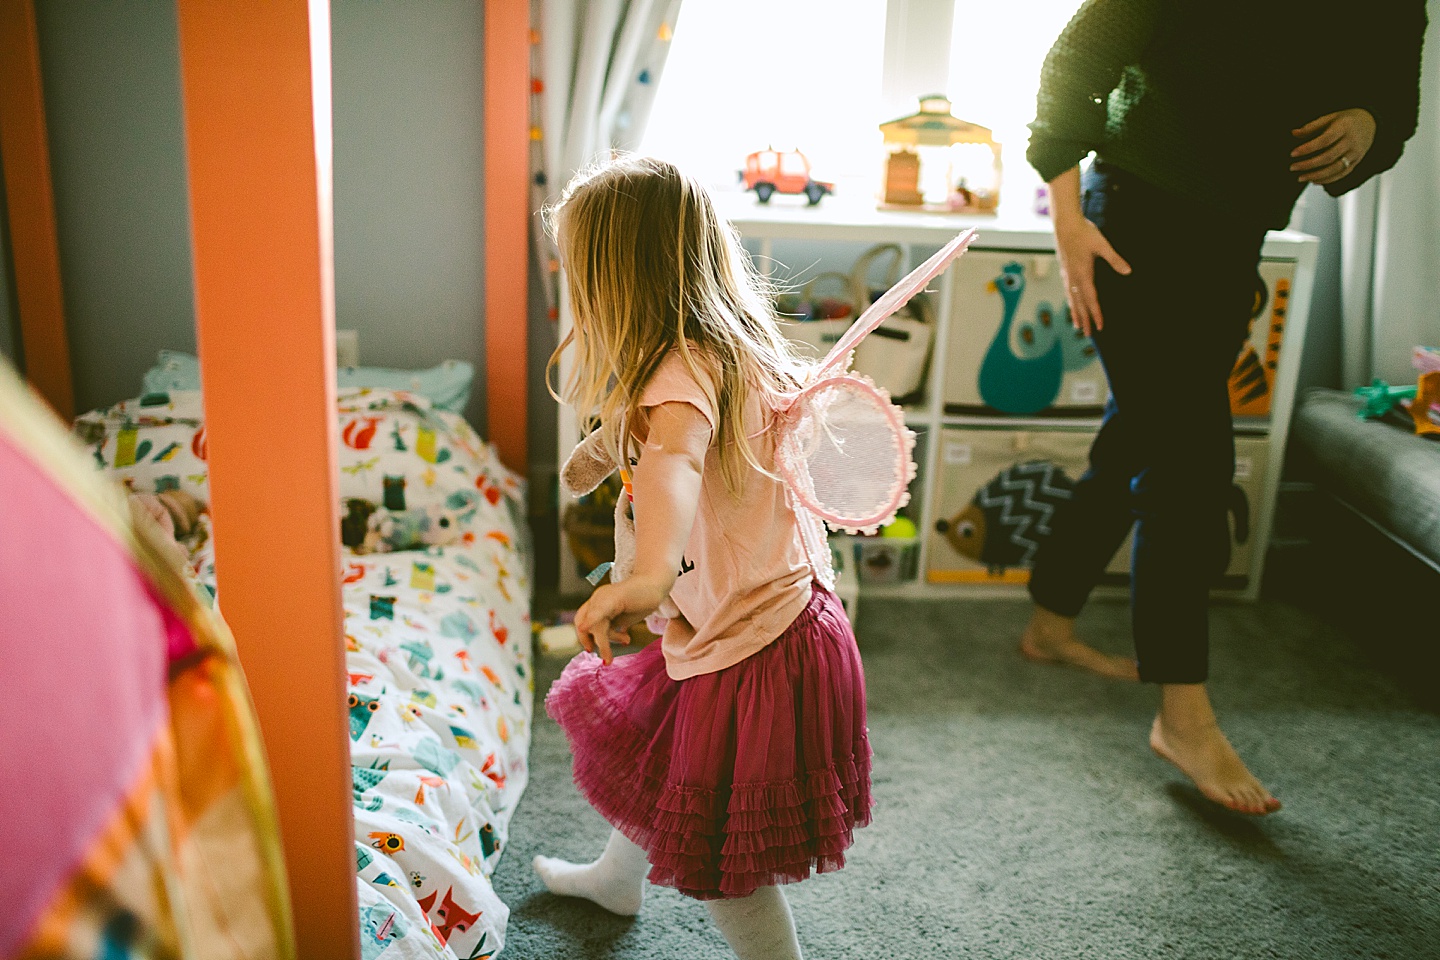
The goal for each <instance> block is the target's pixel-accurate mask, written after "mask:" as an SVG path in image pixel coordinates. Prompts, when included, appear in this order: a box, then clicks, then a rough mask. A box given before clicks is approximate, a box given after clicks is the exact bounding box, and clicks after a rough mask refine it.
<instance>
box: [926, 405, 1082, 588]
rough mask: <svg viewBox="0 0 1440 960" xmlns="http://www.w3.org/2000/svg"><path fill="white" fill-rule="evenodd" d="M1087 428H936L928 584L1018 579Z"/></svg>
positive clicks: (1066, 483)
mask: <svg viewBox="0 0 1440 960" xmlns="http://www.w3.org/2000/svg"><path fill="white" fill-rule="evenodd" d="M1093 436H1094V435H1093V434H1092V433H1090V432H1088V431H1059V430H1035V431H1027V430H961V429H953V428H952V429H947V430H942V431H941V433H940V451H939V463H938V466H937V469H938V475H937V476H936V484H935V499H934V504H935V507H934V509H935V514H934V516H933V517H930V518H928V523H929V531H928V532H927V533H926V534H925V535H926V536H927V537H928V538H929V551H928V554H927V560H926V570H925V577H926V579H927V580H929V581H930V582H931V583H1026V582H1028V581H1029V579H1030V563H1031V561H1032V560H1033V557H1034V552H1035V550H1036V549H1038V546H1039V543H1040V541H1042V540H1043V539H1044V537H1045V536H1046V535H1047V534H1048V532H1049V520H1050V517H1051V516H1052V515H1053V510H1054V507H1055V506H1056V504H1057V503H1059V502H1060V501H1063V500H1066V499H1068V498H1069V491H1070V488H1071V487H1072V486H1073V485H1074V481H1075V479H1076V478H1078V477H1079V476H1080V475H1081V474H1082V473H1084V472H1085V467H1086V463H1087V454H1088V452H1089V449H1090V441H1091V439H1092V438H1093Z"/></svg>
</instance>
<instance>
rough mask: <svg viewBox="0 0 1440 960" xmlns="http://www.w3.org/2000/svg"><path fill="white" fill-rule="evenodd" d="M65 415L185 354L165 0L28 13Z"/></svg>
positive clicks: (173, 59) (177, 144) (171, 25)
mask: <svg viewBox="0 0 1440 960" xmlns="http://www.w3.org/2000/svg"><path fill="white" fill-rule="evenodd" d="M35 6H36V12H37V13H38V15H39V28H40V62H41V69H42V70H43V72H44V77H45V112H46V120H47V123H48V125H49V132H50V162H51V167H52V170H53V174H54V183H55V208H56V210H55V212H56V225H57V229H58V231H59V234H60V270H61V276H62V279H63V283H64V291H65V315H66V322H67V327H68V330H69V334H70V357H71V365H72V367H73V371H74V377H75V405H76V409H77V410H88V409H90V408H91V407H97V406H104V405H106V404H110V403H113V402H115V401H116V400H119V399H121V398H124V397H132V396H134V395H135V394H136V393H138V392H139V390H140V376H141V374H142V373H143V372H144V371H145V369H146V368H147V367H149V366H150V365H151V364H152V363H154V362H155V354H156V351H158V350H160V349H161V348H162V347H171V348H176V349H182V350H193V349H194V348H195V325H194V315H195V309H194V296H193V294H192V291H191V280H190V274H191V271H190V226H189V224H190V217H189V210H188V209H187V203H188V201H187V197H186V189H185V150H184V137H183V129H182V124H181V113H180V70H179V62H180V61H179V35H178V33H177V28H176V20H175V8H174V5H173V4H165V3H121V2H116V0H104V2H96V0H49V2H47V3H39V4H36V5H35Z"/></svg>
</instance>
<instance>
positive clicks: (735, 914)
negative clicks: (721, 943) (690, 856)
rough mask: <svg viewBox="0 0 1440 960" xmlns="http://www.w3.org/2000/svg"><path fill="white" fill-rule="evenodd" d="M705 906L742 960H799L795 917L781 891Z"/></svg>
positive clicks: (772, 889)
mask: <svg viewBox="0 0 1440 960" xmlns="http://www.w3.org/2000/svg"><path fill="white" fill-rule="evenodd" d="M705 906H707V907H709V908H710V916H711V917H713V918H714V919H715V926H717V927H719V928H720V932H721V933H723V934H724V935H725V940H726V942H728V943H729V944H730V949H731V950H734V951H735V956H736V957H738V958H739V960H800V941H799V940H797V939H796V938H795V917H794V916H793V915H791V913H790V904H789V903H788V902H787V901H786V900H785V894H784V893H783V892H782V891H781V889H780V888H779V887H761V888H760V889H759V890H756V891H755V892H754V893H752V894H750V896H748V897H741V898H739V899H737V900H707V901H706V902H705Z"/></svg>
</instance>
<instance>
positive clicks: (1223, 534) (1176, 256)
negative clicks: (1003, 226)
mask: <svg viewBox="0 0 1440 960" xmlns="http://www.w3.org/2000/svg"><path fill="white" fill-rule="evenodd" d="M1083 191H1084V192H1083V201H1084V211H1085V216H1086V217H1087V218H1088V219H1089V220H1090V221H1092V222H1093V223H1095V224H1096V226H1098V227H1100V229H1101V231H1102V232H1103V233H1104V234H1105V237H1106V239H1108V240H1109V241H1110V243H1111V244H1112V245H1113V246H1114V247H1115V250H1116V251H1117V252H1118V253H1119V254H1120V256H1122V257H1123V258H1125V260H1126V261H1127V262H1128V263H1129V264H1130V266H1131V268H1132V270H1133V272H1132V274H1131V275H1130V276H1124V277H1122V276H1120V275H1119V274H1117V273H1116V272H1115V271H1114V270H1112V269H1111V268H1110V266H1109V265H1108V264H1106V263H1105V262H1104V261H1103V260H1096V261H1095V285H1096V292H1097V295H1098V297H1099V300H1100V311H1101V313H1102V314H1103V316H1104V323H1105V326H1104V329H1103V330H1102V331H1100V332H1098V333H1096V334H1095V345H1096V347H1097V348H1098V350H1099V353H1100V359H1101V361H1102V362H1103V363H1104V366H1105V374H1106V376H1107V377H1108V378H1109V381H1110V393H1111V397H1110V402H1109V404H1108V405H1107V407H1106V410H1105V419H1104V422H1103V424H1102V425H1101V427H1100V432H1099V433H1098V434H1097V435H1096V437H1095V442H1094V444H1093V445H1092V446H1091V448H1090V468H1089V470H1088V471H1087V472H1086V473H1085V475H1084V476H1083V477H1081V478H1080V480H1079V481H1078V483H1077V484H1076V487H1075V491H1074V496H1073V498H1072V499H1071V500H1070V501H1069V502H1068V503H1067V504H1065V505H1064V506H1063V508H1062V509H1061V510H1059V511H1057V513H1056V517H1055V519H1054V521H1053V526H1052V529H1053V533H1052V534H1051V536H1050V537H1049V538H1048V539H1047V540H1046V541H1045V542H1044V543H1043V544H1042V545H1041V547H1040V550H1039V552H1038V554H1037V556H1036V561H1035V567H1034V572H1033V574H1032V576H1031V579H1030V594H1031V596H1032V597H1033V598H1034V600H1035V602H1036V603H1037V604H1039V605H1040V606H1042V607H1044V608H1046V609H1047V610H1050V611H1053V612H1055V613H1058V614H1061V615H1063V616H1072V617H1073V616H1075V615H1076V614H1078V613H1079V612H1080V609H1081V607H1083V606H1084V605H1085V601H1086V599H1087V598H1088V597H1089V595H1090V591H1091V590H1092V589H1093V588H1094V586H1095V584H1096V583H1097V582H1098V581H1099V579H1100V576H1101V574H1102V573H1103V572H1104V569H1105V566H1106V565H1107V564H1108V563H1109V561H1110V558H1111V557H1112V556H1114V554H1115V550H1116V549H1117V548H1118V547H1119V546H1120V544H1121V542H1122V541H1123V540H1124V539H1125V535H1126V533H1128V532H1129V530H1130V527H1131V525H1132V524H1135V525H1136V530H1135V552H1134V554H1133V557H1132V571H1133V572H1132V574H1131V581H1130V594H1131V602H1130V605H1131V618H1132V625H1133V631H1134V637H1135V653H1136V657H1137V659H1138V661H1139V669H1140V678H1141V679H1142V680H1144V681H1147V682H1150V683H1203V682H1204V681H1205V679H1206V678H1207V676H1208V668H1209V627H1208V603H1209V589H1210V586H1211V584H1212V583H1213V582H1214V581H1215V580H1216V579H1217V578H1218V577H1219V576H1220V575H1221V574H1223V572H1224V570H1225V567H1226V565H1227V563H1228V562H1229V554H1230V533H1229V525H1228V522H1227V517H1226V510H1227V505H1228V503H1229V494H1230V487H1231V482H1232V479H1231V478H1232V474H1233V473H1234V470H1235V442H1234V435H1233V425H1232V423H1231V419H1230V399H1229V391H1228V387H1227V381H1228V378H1229V373H1230V370H1231V368H1232V367H1233V366H1234V363H1235V358H1236V356H1237V355H1238V354H1239V352H1240V347H1241V344H1242V343H1243V342H1244V339H1245V335H1246V330H1247V327H1248V324H1249V320H1250V314H1251V311H1252V308H1253V304H1254V298H1255V293H1256V290H1257V288H1258V286H1259V275H1258V265H1259V259H1260V245H1261V243H1262V242H1263V241H1264V238H1265V228H1264V227H1263V226H1260V225H1258V224H1249V223H1243V222H1239V221H1237V220H1235V219H1233V218H1227V217H1226V216H1225V215H1223V214H1221V213H1219V212H1217V211H1216V210H1214V209H1213V208H1209V207H1205V206H1202V205H1200V204H1196V203H1191V202H1188V201H1185V200H1182V199H1180V198H1177V197H1175V196H1174V195H1173V194H1169V193H1166V192H1164V191H1162V190H1160V189H1158V188H1156V187H1153V186H1151V185H1149V184H1147V183H1145V182H1144V181H1142V180H1140V179H1138V178H1137V177H1135V176H1133V175H1132V174H1129V173H1127V172H1125V171H1124V170H1120V169H1119V168H1117V167H1115V166H1113V165H1111V164H1106V163H1104V162H1097V163H1096V164H1094V165H1093V166H1092V169H1091V170H1090V171H1088V172H1087V174H1086V176H1085V179H1084V181H1083Z"/></svg>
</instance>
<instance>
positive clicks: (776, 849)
mask: <svg viewBox="0 0 1440 960" xmlns="http://www.w3.org/2000/svg"><path fill="white" fill-rule="evenodd" d="M545 709H546V711H547V712H548V713H549V714H550V716H552V717H554V718H555V721H556V722H557V723H559V724H560V726H561V728H562V729H564V731H565V733H566V735H567V736H568V737H569V738H570V747H571V752H572V753H573V754H574V757H575V784H576V786H578V787H579V788H580V792H581V793H582V794H584V795H585V798H586V799H587V800H589V801H590V804H591V805H592V806H594V807H595V809H596V810H598V811H599V812H600V814H601V816H603V817H604V818H605V819H606V820H608V821H609V822H610V823H611V825H612V826H614V827H615V828H616V829H617V830H619V831H620V832H621V833H623V834H625V836H627V837H629V838H630V839H631V840H632V841H634V842H635V843H636V844H638V845H639V846H640V847H642V848H643V849H644V850H645V852H646V853H647V854H648V857H649V860H650V882H651V883H656V884H661V885H663V886H667V887H674V888H676V889H677V890H679V891H680V892H681V893H683V894H685V895H686V896H689V897H694V898H696V899H699V900H716V899H721V898H729V897H743V896H747V895H748V894H750V893H753V892H754V891H755V890H756V889H757V888H759V887H763V886H769V885H772V884H777V883H789V882H792V881H796V880H803V879H805V878H806V877H808V876H810V873H811V871H816V872H819V873H825V872H828V871H830V870H839V869H840V868H841V867H843V866H844V865H845V850H846V849H847V848H848V847H849V846H850V844H851V843H852V842H853V840H854V832H855V828H856V827H862V826H865V825H866V824H868V823H869V822H870V806H871V800H870V741H869V738H868V736H867V734H866V730H865V677H864V674H863V673H862V672H861V668H860V654H859V652H858V651H857V650H856V649H855V635H854V633H852V632H851V630H850V622H849V621H848V620H847V619H846V618H845V612H844V610H843V609H842V608H841V606H840V601H839V600H837V599H836V597H835V595H834V594H833V593H830V592H829V591H827V590H825V589H824V588H822V587H819V586H818V585H817V586H816V587H815V589H814V592H813V596H812V597H811V599H810V603H809V605H808V606H807V607H806V608H805V609H804V611H802V612H801V614H800V615H799V616H798V617H796V618H795V622H794V623H792V624H791V625H790V626H789V628H787V629H786V631H785V632H784V633H783V634H781V636H780V637H779V639H777V640H776V641H775V642H774V643H772V644H770V645H769V646H767V647H766V648H765V649H763V650H761V651H760V652H759V653H756V654H754V655H752V656H750V657H747V658H746V659H744V660H742V661H740V662H739V663H737V664H735V665H734V666H732V667H727V668H726V669H724V670H721V671H719V672H717V673H710V674H704V675H701V676H698V677H691V678H689V679H687V680H671V679H670V677H669V676H668V675H667V674H666V673H665V660H664V657H663V656H662V654H661V651H660V644H659V642H658V641H657V642H655V643H652V644H651V645H650V646H648V647H646V648H645V649H644V650H641V651H640V652H639V653H634V654H630V655H627V656H622V657H619V658H617V659H616V660H615V661H614V663H613V664H611V665H610V666H608V667H605V666H602V665H601V663H600V660H599V658H598V657H596V656H594V655H593V654H589V653H581V654H579V655H578V656H576V657H575V659H574V660H572V661H570V663H569V665H567V666H566V667H565V672H564V673H563V674H561V676H560V679H558V680H556V681H555V683H554V685H553V686H551V688H550V693H549V695H548V696H547V697H546V698H545Z"/></svg>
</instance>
